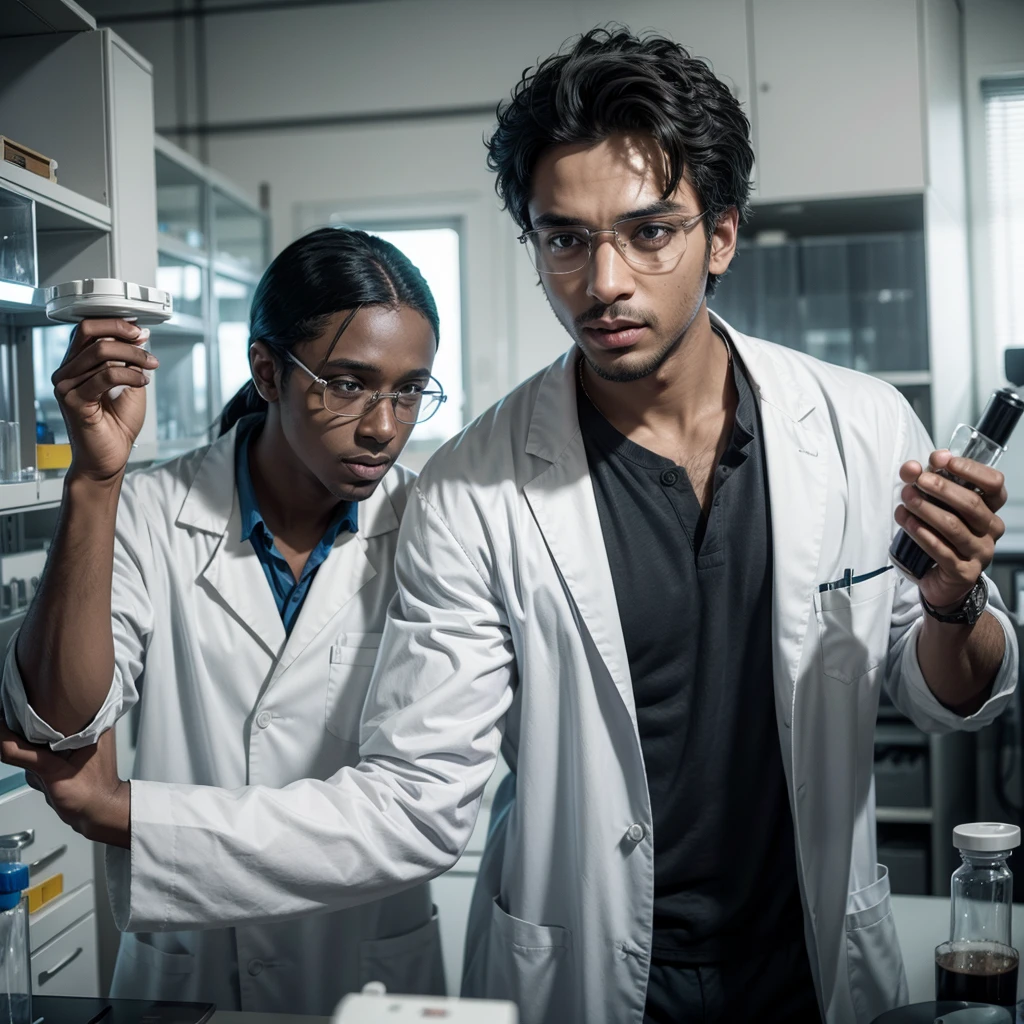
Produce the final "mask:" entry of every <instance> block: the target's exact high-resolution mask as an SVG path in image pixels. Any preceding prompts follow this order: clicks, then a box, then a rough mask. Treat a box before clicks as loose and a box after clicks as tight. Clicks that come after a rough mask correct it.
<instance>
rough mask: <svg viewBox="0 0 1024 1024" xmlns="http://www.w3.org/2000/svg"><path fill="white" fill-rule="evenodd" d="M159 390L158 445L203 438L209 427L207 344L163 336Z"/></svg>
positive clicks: (155, 378) (156, 378)
mask: <svg viewBox="0 0 1024 1024" xmlns="http://www.w3.org/2000/svg"><path fill="white" fill-rule="evenodd" d="M157 355H158V358H159V359H160V369H159V370H157V371H156V373H155V374H154V375H153V383H154V386H155V387H156V436H157V440H159V441H180V440H184V439H186V438H196V439H202V438H204V436H205V434H206V431H207V430H208V429H209V427H210V420H211V419H212V417H211V416H210V406H209V388H208V387H207V368H206V343H205V342H202V341H196V340H194V339H192V338H176V337H173V336H171V335H167V334H161V336H160V344H159V347H158V353H157Z"/></svg>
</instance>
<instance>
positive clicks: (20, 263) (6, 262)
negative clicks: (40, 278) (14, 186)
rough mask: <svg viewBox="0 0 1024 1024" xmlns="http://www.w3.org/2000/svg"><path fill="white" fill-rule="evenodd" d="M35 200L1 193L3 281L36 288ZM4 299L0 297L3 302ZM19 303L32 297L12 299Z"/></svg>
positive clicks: (0, 277)
mask: <svg viewBox="0 0 1024 1024" xmlns="http://www.w3.org/2000/svg"><path fill="white" fill-rule="evenodd" d="M32 214H33V210H32V200H31V199H25V198H24V197H23V196H18V195H15V194H14V193H13V192H5V191H3V190H2V189H0V281H3V282H7V283H11V284H20V285H28V286H29V287H30V288H34V287H35V286H36V283H37V280H36V239H35V229H34V225H33V217H32ZM3 297H4V296H3V295H2V294H0V298H3ZM11 297H12V298H15V297H16V298H17V300H18V301H26V302H27V301H30V299H29V298H28V297H21V296H11Z"/></svg>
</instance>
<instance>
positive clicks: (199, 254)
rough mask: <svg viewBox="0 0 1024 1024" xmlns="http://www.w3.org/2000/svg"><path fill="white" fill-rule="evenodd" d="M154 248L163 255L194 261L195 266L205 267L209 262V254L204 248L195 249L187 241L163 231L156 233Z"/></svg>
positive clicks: (187, 261)
mask: <svg viewBox="0 0 1024 1024" xmlns="http://www.w3.org/2000/svg"><path fill="white" fill-rule="evenodd" d="M156 249H157V252H159V253H162V254H163V255H164V256H172V257H173V258H174V259H176V260H184V261H185V262H186V263H194V264H195V265H196V266H197V267H206V266H208V265H209V263H210V257H209V254H208V253H207V252H206V250H205V249H197V248H196V247H195V246H194V245H189V244H188V242H183V241H182V240H181V239H180V238H175V237H174V235H169V234H167V233H166V232H163V231H161V232H159V234H158V235H157V242H156Z"/></svg>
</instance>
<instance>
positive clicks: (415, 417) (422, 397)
mask: <svg viewBox="0 0 1024 1024" xmlns="http://www.w3.org/2000/svg"><path fill="white" fill-rule="evenodd" d="M288 357H289V358H290V359H291V361H292V362H293V363H294V364H295V365H296V366H298V367H299V369H301V370H304V371H305V372H306V373H308V374H309V376H310V377H312V378H313V380H314V381H315V382H316V383H317V384H319V385H320V393H321V396H322V398H323V403H324V409H326V410H327V412H329V413H331V414H332V415H333V416H341V417H343V418H344V419H347V420H356V419H359V418H360V417H361V416H365V415H366V414H367V413H368V412H369V411H370V410H371V409H372V408H373V407H374V406H375V405H376V404H377V403H378V402H379V401H381V400H382V399H384V398H389V399H391V403H392V405H393V407H394V410H395V419H396V420H398V422H399V423H406V424H414V423H424V422H426V420H429V419H430V417H431V416H433V415H434V413H436V412H437V410H438V409H440V408H441V406H442V405H444V403H445V402H447V401H448V396H447V395H446V394H445V393H444V388H443V387H441V382H440V381H439V380H438V379H437V378H436V377H431V378H430V380H431V383H433V384H435V385H436V387H435V388H424V387H423V385H422V384H418V383H414V382H411V383H409V384H406V385H404V386H403V388H402V390H401V391H371V390H370V389H369V388H367V387H366V386H365V385H364V384H363V383H362V381H359V380H357V379H356V378H355V377H334V378H332V379H331V380H324V378H323V377H320V376H318V375H317V374H315V373H314V372H313V371H312V370H311V369H310V368H309V367H308V366H306V364H305V363H303V362H302V361H301V360H299V359H296V358H295V356H294V355H292V354H291V353H289V355H288Z"/></svg>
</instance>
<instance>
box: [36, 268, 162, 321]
mask: <svg viewBox="0 0 1024 1024" xmlns="http://www.w3.org/2000/svg"><path fill="white" fill-rule="evenodd" d="M173 313H174V306H173V303H172V301H171V296H170V294H169V293H168V292H165V291H162V290H161V289H159V288H147V287H145V285H139V284H132V283H131V282H129V281H118V280H116V279H115V278H108V277H93V278H86V279H85V280H83V281H68V282H67V283H66V284H58V285H55V286H54V287H53V288H47V289H46V315H47V317H49V319H51V320H55V321H57V322H58V323H65V324H75V323H79V322H80V321H82V320H85V319H87V318H101V317H102V318H110V317H114V318H118V319H121V320H134V321H135V322H136V323H139V324H162V323H164V322H165V321H166V320H169V319H170V318H171V316H172V315H173Z"/></svg>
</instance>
